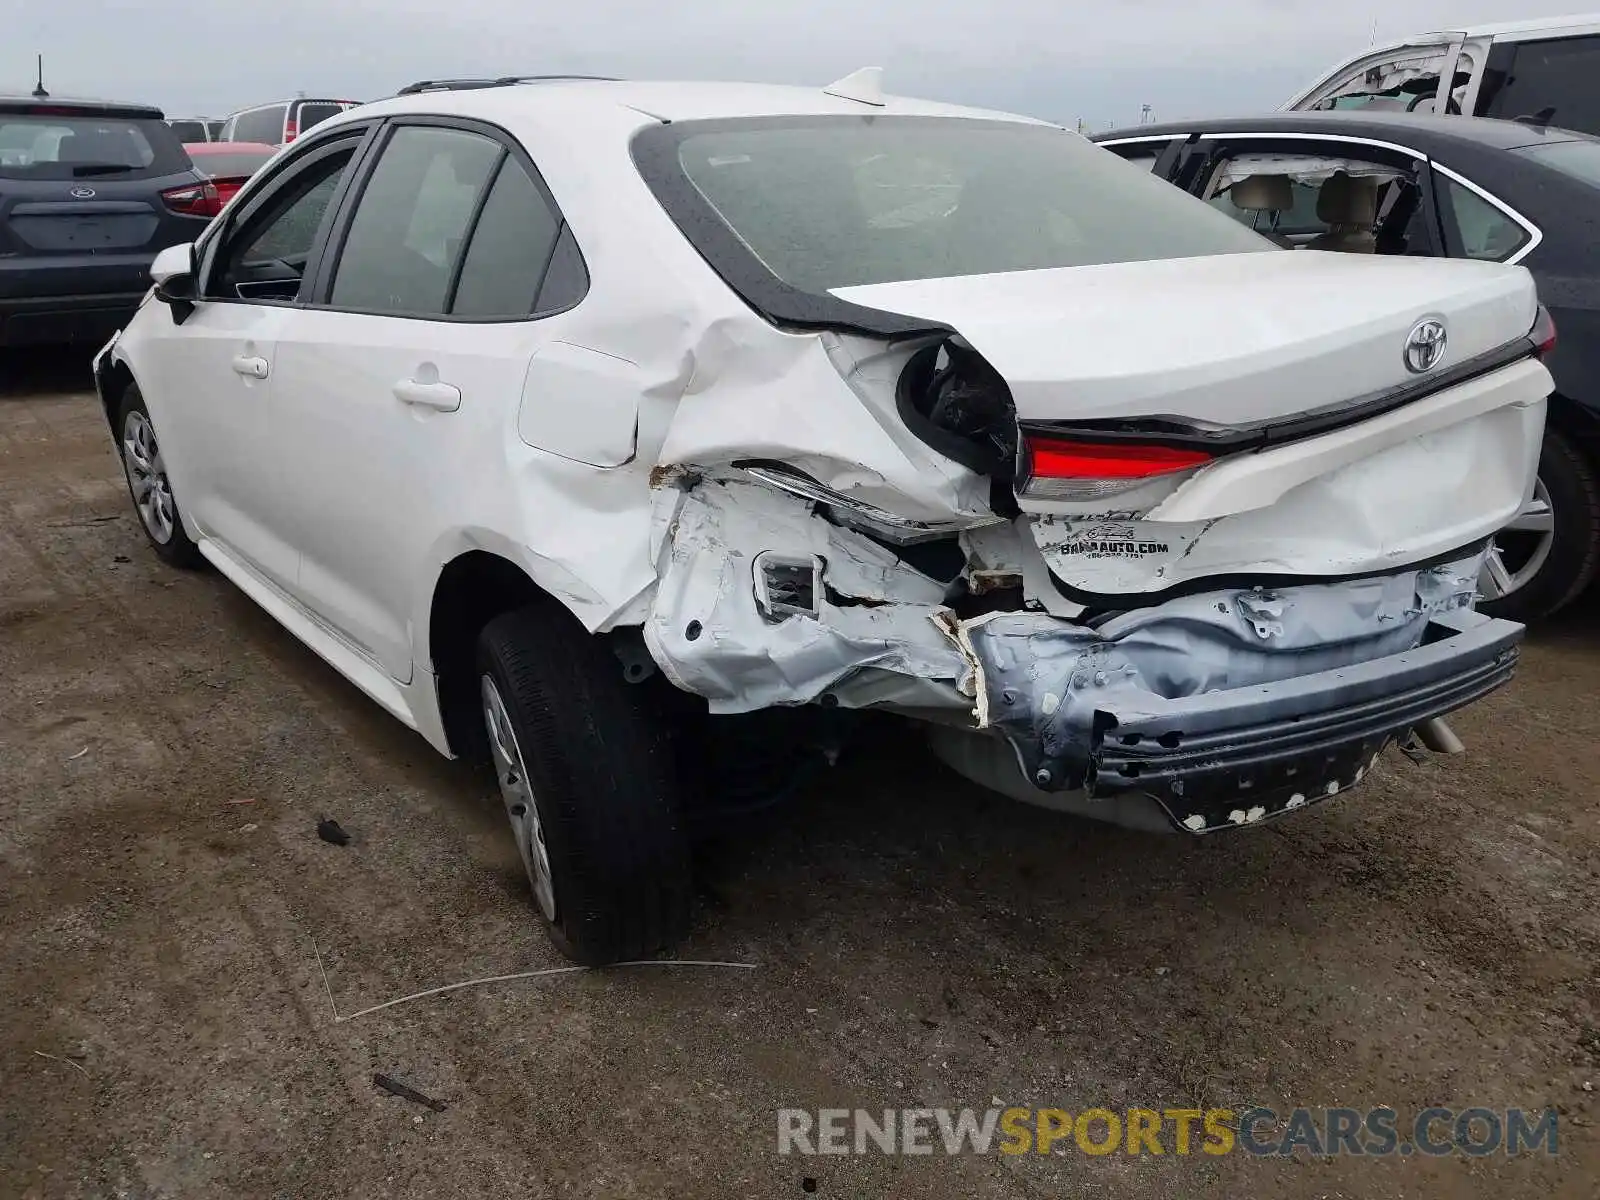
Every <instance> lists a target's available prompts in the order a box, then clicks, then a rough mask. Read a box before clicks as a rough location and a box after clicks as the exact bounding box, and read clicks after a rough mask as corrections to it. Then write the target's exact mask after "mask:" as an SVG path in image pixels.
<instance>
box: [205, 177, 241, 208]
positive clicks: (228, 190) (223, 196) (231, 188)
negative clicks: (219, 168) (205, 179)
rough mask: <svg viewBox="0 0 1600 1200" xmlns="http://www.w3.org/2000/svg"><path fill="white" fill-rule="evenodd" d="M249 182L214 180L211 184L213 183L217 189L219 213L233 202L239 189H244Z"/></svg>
mask: <svg viewBox="0 0 1600 1200" xmlns="http://www.w3.org/2000/svg"><path fill="white" fill-rule="evenodd" d="M248 182H249V180H248V178H239V179H213V180H212V181H211V183H212V186H214V187H215V188H216V189H217V208H218V211H220V210H221V209H222V207H223V206H224V205H226V204H227V203H228V201H229V200H232V199H233V198H234V196H235V195H236V194H237V193H238V191H239V189H240V188H242V187H243V186H244V185H245V184H246V183H248Z"/></svg>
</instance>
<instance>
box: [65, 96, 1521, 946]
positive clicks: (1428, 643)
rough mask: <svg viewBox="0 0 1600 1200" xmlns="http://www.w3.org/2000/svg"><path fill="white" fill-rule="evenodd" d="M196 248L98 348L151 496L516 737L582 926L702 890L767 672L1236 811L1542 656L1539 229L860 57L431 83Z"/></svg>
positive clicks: (1020, 766) (174, 555)
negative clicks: (1120, 135) (1476, 234)
mask: <svg viewBox="0 0 1600 1200" xmlns="http://www.w3.org/2000/svg"><path fill="white" fill-rule="evenodd" d="M155 275H156V279H157V287H156V288H155V290H154V293H153V298H152V299H151V300H150V301H147V302H146V304H145V305H144V306H143V308H142V309H141V310H140V312H139V313H138V315H137V316H136V317H135V318H134V320H133V321H132V323H131V324H130V325H129V326H128V328H127V329H126V330H124V331H123V332H122V333H121V334H120V335H119V336H118V337H117V338H115V339H113V341H112V342H111V343H110V344H109V345H108V346H107V347H106V348H105V349H104V350H103V351H102V352H101V353H100V355H99V356H98V358H97V359H96V380H97V384H98V386H99V389H100V393H101V396H102V398H103V400H104V402H105V405H106V410H107V416H108V419H109V421H110V423H111V427H112V430H113V433H114V435H115V438H116V442H117V445H118V448H119V453H120V454H121V456H122V459H123V462H124V465H125V467H126V470H127V474H128V480H129V486H130V490H131V492H132V495H133V498H134V501H135V505H136V508H137V510H138V513H139V516H140V519H141V520H142V521H143V523H144V527H145V529H146V532H147V533H148V534H149V537H150V540H151V541H152V543H153V544H154V546H155V549H156V551H157V552H158V553H159V554H161V555H162V556H163V557H164V558H167V559H168V560H169V561H172V562H174V563H178V564H188V563H193V562H195V561H198V559H199V558H201V557H203V558H205V559H208V560H209V561H210V562H211V563H212V564H214V565H215V566H216V567H217V568H218V569H220V570H221V571H222V572H223V573H224V574H225V575H227V576H228V577H229V578H230V579H232V580H233V581H234V582H235V583H237V584H238V586H240V587H241V588H242V589H243V590H245V591H246V592H247V593H249V594H250V595H251V596H252V597H254V598H255V599H256V600H257V601H258V602H260V603H261V604H262V605H263V606H264V607H266V608H267V609H268V610H269V611H270V612H271V613H272V614H273V615H274V616H275V617H276V618H277V619H279V620H280V621H282V622H283V623H284V624H285V625H286V626H287V627H288V628H289V629H290V630H292V631H293V632H294V633H296V634H297V635H298V636H299V637H300V638H302V639H303V640H304V641H305V642H306V643H307V644H309V645H310V646H311V647H312V648H313V649H315V650H316V651H317V652H318V653H319V654H321V655H322V656H323V657H324V658H326V659H327V660H328V661H329V662H331V663H332V664H334V666H336V667H337V668H338V669H339V670H341V671H342V672H343V673H344V674H346V675H347V676H348V677H349V678H350V679H351V680H353V681H354V682H355V683H356V684H357V685H358V686H359V687H361V688H362V689H364V690H365V691H367V692H368V693H369V694H370V695H371V696H373V697H374V698H375V699H376V700H377V701H378V702H379V703H381V704H382V705H384V707H386V708H387V709H388V710H389V711H390V712H392V713H394V714H395V715H396V716H397V717H399V718H400V719H401V720H403V721H405V722H406V723H407V724H409V725H411V726H412V727H414V728H416V729H417V730H418V731H419V732H420V733H421V734H422V735H423V736H424V737H426V738H427V739H428V740H429V741H430V742H431V743H432V744H433V745H434V746H435V747H436V748H438V749H439V750H440V751H441V752H443V753H446V754H467V753H471V752H473V751H474V750H475V749H484V750H486V751H487V755H488V757H489V758H490V759H491V760H492V761H493V763H494V766H495V769H496V772H497V775H498V779H499V784H500V790H501V793H502V795H503V797H504V801H505V806H506V809H507V812H508V814H509V816H510V820H511V825H512V829H513V832H514V834H515V836H516V838H517V842H518V847H519V850H520V851H521V853H522V856H523V860H524V863H525V865H526V867H527V870H528V873H529V877H530V880H531V883H532V890H533V893H534V896H535V897H536V900H537V904H538V907H539V909H540V911H541V913H542V914H543V916H544V918H545V920H546V922H547V923H548V925H549V927H550V929H551V932H552V935H553V936H554V938H555V940H556V942H557V944H558V945H559V946H561V947H562V948H563V949H564V950H565V951H566V952H567V953H568V954H570V955H571V956H573V957H574V958H576V959H579V960H581V961H585V962H592V963H599V962H609V961H616V960H619V959H626V958H631V957H634V956H637V955H641V954H645V953H648V952H650V951H652V950H655V949H658V948H660V947H662V946H665V945H668V944H670V943H671V942H673V941H674V940H675V939H677V938H678V937H680V936H681V935H682V934H683V933H684V932H685V930H686V928H687V924H688V914H689V895H690V888H689V855H688V849H687V837H686V833H685V828H686V812H688V811H689V810H691V809H693V807H694V806H695V805H697V804H699V803H701V802H702V798H703V797H704V796H705V795H707V794H712V795H714V794H716V793H717V792H718V791H719V790H721V789H722V788H724V787H725V786H728V785H729V782H730V780H731V778H732V776H733V775H734V774H736V773H737V772H736V771H735V770H734V769H733V768H732V767H729V768H728V769H727V770H726V771H725V770H724V769H723V766H722V764H725V763H727V762H729V761H730V759H729V757H728V743H729V742H731V743H732V744H733V745H735V747H738V746H740V745H742V746H744V748H746V749H749V748H751V744H753V743H757V742H760V743H763V744H765V743H767V742H768V741H769V739H770V738H772V737H773V736H775V733H774V731H775V730H777V729H779V728H780V727H781V726H782V724H783V722H782V721H777V722H774V721H771V720H769V719H768V718H771V717H773V716H774V715H776V716H778V717H783V716H784V715H785V714H790V715H793V716H795V717H797V718H798V717H799V716H801V715H803V714H807V713H810V714H818V713H826V714H830V715H831V717H834V718H837V717H840V716H845V715H848V713H849V710H860V709H877V710H885V711H888V712H890V713H895V714H900V715H903V716H905V717H909V718H914V719H916V720H917V721H919V722H921V723H922V724H923V726H924V727H925V728H926V730H927V734H928V745H929V747H930V749H931V752H933V753H935V754H937V755H939V756H940V757H941V758H942V759H943V760H944V761H946V762H947V763H949V764H950V765H951V766H952V767H954V768H955V769H957V770H958V771H960V772H962V773H964V774H966V775H968V776H969V777H971V778H973V779H976V780H978V781H979V782H981V783H983V784H985V785H986V786H988V787H990V788H994V789H996V790H999V791H1001V792H1004V793H1006V794H1008V795H1011V796H1014V797H1017V798H1020V799H1023V800H1027V801H1030V802H1033V803H1037V804H1041V805H1046V806H1051V807H1055V808H1059V809H1062V810H1066V811H1070V812H1075V813H1080V814H1084V815H1088V816H1092V817H1098V818H1103V819H1105V820H1110V821H1116V822H1120V823H1123V824H1127V825H1133V826H1139V827H1145V828H1162V829H1171V830H1175V831H1177V832H1179V833H1181V834H1190V835H1205V834H1210V833H1212V832H1214V831H1221V830H1232V829H1236V828H1239V827H1242V826H1250V825H1254V824H1256V823H1258V822H1260V821H1263V820H1266V819H1269V818H1275V817H1278V816H1280V815H1282V814H1284V813H1287V812H1290V811H1291V810H1296V809H1300V808H1302V807H1304V806H1306V805H1310V804H1313V803H1316V802H1318V801H1323V800H1326V799H1327V798H1328V797H1330V796H1335V795H1340V794H1342V793H1343V792H1344V791H1345V790H1346V789H1348V788H1350V787H1352V786H1353V785H1355V784H1357V783H1359V782H1360V781H1361V779H1362V777H1363V776H1364V775H1365V774H1366V773H1367V772H1368V771H1369V770H1370V769H1371V768H1372V765H1373V764H1374V762H1375V761H1376V760H1377V758H1378V756H1379V754H1380V753H1381V752H1382V751H1383V750H1384V748H1385V747H1386V746H1388V745H1389V744H1391V743H1394V742H1396V741H1401V740H1410V739H1412V738H1420V739H1421V740H1422V741H1423V742H1424V743H1426V744H1428V745H1430V746H1431V747H1433V748H1435V749H1443V748H1452V747H1453V744H1454V742H1455V739H1454V737H1453V735H1452V734H1451V732H1450V731H1449V729H1448V727H1446V726H1445V725H1444V724H1443V722H1442V720H1441V719H1440V718H1441V717H1442V716H1443V715H1444V714H1446V713H1448V712H1450V711H1451V710H1454V709H1456V708H1458V707H1460V706H1462V705H1464V704H1468V703H1470V702H1472V701H1474V700H1476V699H1478V698H1480V697H1482V696H1483V695H1485V694H1487V693H1488V692H1490V691H1492V690H1493V689H1495V688H1497V687H1499V686H1500V685H1501V684H1503V683H1505V682H1506V681H1507V680H1508V679H1509V678H1510V677H1511V675H1512V672H1513V670H1514V667H1515V664H1516V656H1517V644H1518V642H1519V639H1520V637H1521V634H1522V628H1521V626H1519V625H1516V624H1513V623H1510V622H1506V621H1501V620H1493V619H1490V618H1487V617H1485V616H1482V615H1480V614H1478V613H1476V612H1474V607H1473V606H1474V602H1475V599H1476V596H1475V591H1474V585H1475V581H1476V580H1477V578H1478V573H1479V568H1480V564H1481V562H1482V560H1483V556H1484V553H1485V547H1486V545H1487V544H1488V541H1489V539H1490V538H1491V537H1492V536H1493V534H1494V533H1495V532H1496V531H1497V530H1498V529H1500V528H1501V527H1502V526H1504V525H1505V523H1506V522H1507V521H1508V520H1509V519H1510V518H1511V517H1512V516H1513V515H1514V514H1516V513H1517V512H1518V510H1519V509H1520V508H1521V506H1522V504H1523V502H1524V501H1525V499H1526V498H1527V497H1528V495H1529V493H1530V489H1531V487H1532V483H1533V478H1534V469H1535V463H1536V460H1537V457H1538V453H1539V445H1540V436H1541V432H1542V425H1543V420H1544V408H1545V397H1546V395H1547V393H1548V392H1549V390H1550V386H1551V385H1550V377H1549V374H1548V373H1547V371H1546V370H1545V368H1544V366H1543V365H1542V364H1541V362H1540V357H1539V356H1540V352H1541V348H1542V347H1543V346H1544V345H1545V344H1546V343H1547V342H1548V338H1549V331H1548V329H1547V321H1546V318H1545V317H1544V314H1543V312H1542V310H1541V309H1540V308H1539V306H1538V304H1537V302H1536V299H1535V295H1534V288H1533V285H1532V282H1531V280H1530V277H1529V275H1528V274H1527V272H1526V271H1524V270H1523V269H1521V268H1519V267H1501V266H1496V265H1492V264H1485V263H1478V262H1465V261H1442V260H1437V259H1419V258H1394V259H1363V258H1356V257H1352V256H1348V255H1340V254H1324V253H1315V252H1297V253H1284V252H1280V251H1279V250H1278V248H1277V247H1276V246H1274V245H1273V244H1272V243H1270V242H1268V241H1266V240H1265V239H1263V238H1261V237H1259V236H1258V235H1256V234H1254V233H1252V232H1251V231H1249V230H1247V229H1245V228H1243V227H1242V226H1241V225H1239V224H1238V223H1237V222H1235V221H1234V220H1232V219H1231V218H1230V217H1228V216H1226V215H1224V214H1222V213H1219V212H1216V211H1213V210H1212V209H1211V208H1210V207H1209V206H1207V205H1206V204H1203V203H1201V202H1199V201H1197V200H1194V199H1192V198H1191V197H1188V196H1186V195H1184V194H1183V193H1181V192H1180V191H1178V190H1177V189H1174V188H1172V187H1171V186H1170V185H1168V184H1167V183H1165V182H1163V181H1161V180H1157V179H1154V178H1152V177H1151V176H1150V175H1149V174H1148V173H1147V172H1144V171H1140V170H1138V169H1137V168H1135V167H1131V166H1128V165H1127V164H1125V163H1123V162H1122V161H1120V160H1119V159H1118V158H1116V157H1115V156H1114V155H1112V154H1110V153H1108V152H1106V151H1103V150H1101V149H1099V148H1097V147H1095V146H1092V145H1091V144H1089V143H1088V142H1087V141H1085V140H1084V139H1083V138H1081V137H1079V136H1077V135H1076V134H1073V133H1070V132H1067V131H1065V130H1062V129H1059V128H1057V127H1054V126H1051V125H1046V124H1042V123H1037V122H1032V121H1028V120H1025V119H1023V118H1016V117H1009V116H1003V115H1000V114H993V113H986V112H977V111H972V110H965V109H957V108H951V107H948V106H944V105H938V104H931V103H922V102H916V101H910V100H904V99H900V98H892V97H886V96H883V95H882V94H880V92H879V91H878V88H877V81H876V76H875V74H873V73H872V72H870V71H869V72H864V73H858V74H857V75H856V76H852V77H851V78H849V79H847V80H845V81H841V83H840V84H836V85H834V86H833V87H832V88H830V89H826V90H819V91H810V90H805V89H790V88H775V87H757V86H746V85H712V84H643V83H623V82H610V81H581V80H518V81H508V80H496V81H477V82H474V81H457V82H454V83H442V84H425V85H419V86H417V87H415V88H412V89H408V90H407V92H406V93H403V94H402V95H401V96H399V97H397V98H395V99H392V100H388V101H383V102H379V103H376V104H370V105H365V106H363V107H362V108H360V109H357V110H355V111H353V112H350V113H346V114H343V115H341V116H338V117H335V118H332V119H330V120H329V121H328V122H326V123H325V124H322V125H319V126H318V127H317V128H316V129H315V130H313V131H311V132H310V133H309V134H307V136H306V137H304V138H302V139H300V140H299V141H297V142H296V143H295V145H294V146H293V147H291V148H290V149H289V150H287V151H285V153H284V154H282V155H280V157H279V158H278V159H277V160H276V161H275V162H274V163H273V164H272V165H271V166H270V167H269V168H268V169H267V170H266V171H264V172H263V173H261V174H259V175H258V176H256V177H255V178H254V179H253V180H252V181H251V183H250V184H249V185H248V186H247V187H246V188H245V190H244V191H243V192H241V193H240V195H239V196H238V198H237V199H236V200H235V201H234V203H232V204H231V205H230V206H229V209H228V212H227V213H225V214H224V215H223V216H222V217H221V218H219V219H218V221H217V222H215V223H214V224H213V225H212V226H211V227H210V228H209V229H208V231H207V233H206V234H205V236H204V237H203V238H202V239H201V241H200V243H199V244H198V246H197V247H195V248H194V249H193V250H190V249H189V248H182V249H179V250H174V251H169V252H167V253H166V254H164V255H163V256H162V258H161V260H160V261H158V263H157V266H156V271H155ZM760 714H764V716H761V722H762V723H760V724H757V725H751V724H748V722H749V721H750V720H751V719H752V716H753V715H760ZM741 722H746V723H744V724H741ZM726 729H733V730H736V731H738V733H737V735H736V736H734V737H733V738H731V739H725V741H724V744H723V746H722V748H721V749H719V750H717V751H715V752H714V753H713V751H711V750H710V749H708V747H709V746H711V745H712V744H713V742H712V741H711V740H708V738H709V737H710V735H709V734H708V731H715V730H726ZM756 748H757V749H759V748H761V747H756Z"/></svg>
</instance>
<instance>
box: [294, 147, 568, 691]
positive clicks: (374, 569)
mask: <svg viewBox="0 0 1600 1200" xmlns="http://www.w3.org/2000/svg"><path fill="white" fill-rule="evenodd" d="M375 153H376V161H375V164H374V165H373V167H372V169H371V173H370V174H369V175H367V177H366V179H365V180H364V182H362V183H361V184H360V185H359V189H358V191H359V196H358V199H357V200H356V203H355V208H354V212H353V214H352V215H351V217H350V219H349V223H348V225H347V227H346V228H344V230H343V231H342V232H341V233H340V235H339V240H340V242H341V248H340V251H339V254H338V258H337V260H336V261H330V262H329V263H327V264H325V265H324V267H323V269H322V271H321V272H320V274H321V278H320V279H319V282H318V284H317V285H316V300H315V302H314V304H313V305H312V306H310V307H307V308H304V309H301V310H299V311H297V312H295V313H293V314H292V315H291V317H290V318H289V321H288V322H287V324H286V325H285V327H284V329H283V331H282V333H281V335H280V339H279V346H278V354H277V362H276V371H277V374H276V377H275V378H276V383H275V392H274V395H273V408H274V411H275V412H276V413H277V414H278V417H279V419H280V420H282V421H283V422H284V425H285V428H287V429H288V430H290V431H291V436H292V439H293V442H294V447H295V449H294V454H293V456H292V458H289V459H288V460H287V461H288V463H289V465H290V469H291V472H292V474H291V476H290V478H289V479H288V480H287V481H286V484H287V486H286V487H285V489H284V499H285V502H286V503H288V504H289V505H291V506H292V513H293V515H292V517H290V518H289V523H290V524H291V525H292V527H293V528H294V530H295V536H296V537H297V539H298V544H299V547H300V550H301V566H300V581H299V585H298V589H297V590H298V594H299V597H300V599H301V601H302V603H304V604H305V605H306V606H307V607H308V608H310V609H311V610H312V611H313V612H314V613H316V614H317V616H318V617H320V618H321V619H322V620H323V621H324V622H326V623H327V624H328V625H329V626H331V627H332V628H334V629H335V630H336V631H337V632H338V633H339V635H340V636H341V637H342V638H343V639H344V640H345V642H346V643H347V644H348V645H350V646H352V647H353V648H355V649H356V650H358V651H359V652H361V653H362V654H364V655H365V656H366V657H367V658H368V659H369V661H371V662H372V663H374V664H375V665H376V666H378V667H379V668H381V669H382V670H383V671H384V672H385V673H386V674H387V675H389V676H390V677H392V678H394V679H397V680H400V681H402V682H404V681H408V680H409V679H410V678H411V672H412V667H413V658H412V626H413V621H414V617H415V613H414V611H413V603H414V602H415V601H416V600H417V595H416V587H417V582H418V580H420V579H423V578H429V577H431V575H430V571H431V569H432V568H436V567H437V562H434V561H431V559H430V556H431V554H432V553H433V547H434V546H435V545H436V543H437V541H438V539H439V538H440V537H441V535H442V534H443V533H445V532H446V529H447V527H448V514H450V513H451V512H452V511H456V510H459V509H460V508H461V507H464V506H465V500H464V498H463V497H464V494H466V493H470V492H471V491H472V490H473V489H477V488H493V487H495V486H504V480H503V474H504V472H505V470H506V466H505V457H506V454H507V450H506V447H507V445H508V443H509V444H512V445H515V444H516V438H517V433H516V428H517V427H516V413H517V406H518V400H519V398H520V397H521V396H522V394H523V389H524V381H525V379H526V378H527V375H528V370H529V361H530V360H531V359H532V358H533V357H534V356H535V354H536V353H537V352H539V351H540V350H541V348H544V347H547V346H549V345H550V344H551V342H552V340H553V339H555V338H556V337H558V336H559V329H560V326H561V324H562V322H561V318H560V316H559V315H558V314H559V313H561V312H564V311H565V310H566V309H568V308H571V307H572V306H573V305H575V304H576V303H577V302H578V300H579V299H580V298H581V297H582V295H583V292H584V289H585V288H586V286H587V282H586V281H587V277H586V275H585V274H584V271H583V264H582V259H581V257H580V256H579V255H578V254H577V251H576V247H575V245H574V244H573V243H572V241H571V239H570V235H569V234H565V232H564V228H563V224H562V220H561V216H560V213H559V211H558V210H557V208H556V206H555V203H554V201H553V200H552V198H551V197H550V195H549V193H548V191H547V190H546V189H545V187H544V184H543V182H542V180H541V179H540V178H539V175H538V172H537V170H536V169H535V168H534V165H533V163H532V162H531V161H530V160H529V159H528V158H527V157H526V156H525V155H524V154H523V153H522V151H521V149H520V148H519V147H517V146H515V145H513V144H512V143H510V142H509V141H508V140H507V139H506V138H505V135H503V134H502V133H500V132H498V131H496V130H493V129H490V128H488V127H483V126H477V125H475V124H471V123H437V122H427V121H423V120H420V119H413V120H410V121H407V122H405V123H398V124H395V125H392V126H390V128H389V130H388V133H387V136H386V138H385V140H384V141H383V143H382V147H381V149H380V150H378V151H376V152H375Z"/></svg>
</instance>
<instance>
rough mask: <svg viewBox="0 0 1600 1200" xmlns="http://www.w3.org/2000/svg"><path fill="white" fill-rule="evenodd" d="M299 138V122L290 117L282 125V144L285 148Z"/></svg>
mask: <svg viewBox="0 0 1600 1200" xmlns="http://www.w3.org/2000/svg"><path fill="white" fill-rule="evenodd" d="M299 136H300V122H298V121H296V120H295V119H294V118H293V117H290V118H289V119H288V120H287V121H285V122H284V123H283V144H284V145H285V146H287V145H288V144H289V143H290V142H292V141H294V140H295V138H297V137H299Z"/></svg>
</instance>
